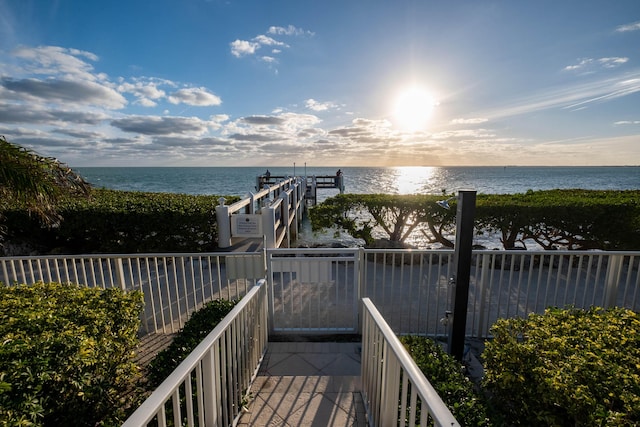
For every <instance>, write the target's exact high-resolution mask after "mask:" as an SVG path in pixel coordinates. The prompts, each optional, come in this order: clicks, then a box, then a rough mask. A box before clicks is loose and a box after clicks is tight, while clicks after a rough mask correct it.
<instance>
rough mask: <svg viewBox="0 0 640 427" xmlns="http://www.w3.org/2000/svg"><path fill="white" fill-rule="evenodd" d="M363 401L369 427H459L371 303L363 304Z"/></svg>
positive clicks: (364, 301) (368, 301) (364, 302)
mask: <svg viewBox="0 0 640 427" xmlns="http://www.w3.org/2000/svg"><path fill="white" fill-rule="evenodd" d="M362 303H363V326H362V362H361V367H362V368H361V370H362V374H361V378H362V398H363V400H364V405H365V408H366V410H367V419H368V421H369V425H370V426H373V427H377V426H385V427H386V426H398V425H400V426H405V425H410V426H415V425H418V423H419V425H421V426H425V427H426V426H427V425H435V426H451V427H454V426H459V425H460V424H459V423H458V421H457V420H456V419H455V418H454V416H453V414H452V413H451V411H450V410H449V409H448V408H447V406H446V405H445V403H444V402H443V401H442V399H441V398H440V396H438V393H437V392H436V390H435V389H434V388H433V386H432V385H431V383H429V381H428V380H427V378H425V376H424V374H423V373H422V371H420V368H418V366H417V365H416V363H415V362H414V361H413V359H412V358H411V356H410V355H409V353H407V351H406V350H405V348H404V347H403V345H402V344H401V343H400V341H399V340H398V338H397V337H396V335H395V333H394V332H393V331H392V330H391V328H390V327H389V325H387V323H386V322H385V321H384V318H383V317H382V315H381V314H380V312H378V310H377V309H376V307H375V305H374V304H373V303H372V302H371V300H370V299H368V298H364V299H363V301H362Z"/></svg>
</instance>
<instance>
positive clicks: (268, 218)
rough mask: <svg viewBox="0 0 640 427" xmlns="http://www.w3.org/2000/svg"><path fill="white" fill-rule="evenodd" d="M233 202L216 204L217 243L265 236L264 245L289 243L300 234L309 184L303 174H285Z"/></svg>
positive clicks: (232, 242) (220, 245) (230, 243)
mask: <svg viewBox="0 0 640 427" xmlns="http://www.w3.org/2000/svg"><path fill="white" fill-rule="evenodd" d="M269 183H270V185H266V184H265V187H264V188H263V187H259V188H258V189H257V192H256V193H249V195H248V197H246V198H244V199H242V200H240V201H238V202H236V203H234V204H232V205H225V200H224V198H221V199H220V204H219V205H218V206H216V222H217V224H218V246H219V247H220V248H228V247H230V246H232V245H233V244H234V243H235V242H237V241H239V240H242V239H247V238H258V239H262V238H264V243H265V246H266V247H268V248H277V247H280V246H285V247H289V246H290V244H291V242H292V241H293V240H295V238H296V236H297V235H298V230H299V227H300V223H301V221H302V215H303V210H304V206H305V205H304V198H305V194H306V186H305V182H304V180H302V179H301V178H297V177H294V178H291V177H282V179H278V180H277V181H273V182H271V181H269Z"/></svg>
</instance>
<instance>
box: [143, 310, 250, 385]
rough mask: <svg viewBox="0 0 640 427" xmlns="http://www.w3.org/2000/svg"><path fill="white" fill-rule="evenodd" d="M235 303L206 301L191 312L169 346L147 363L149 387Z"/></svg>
mask: <svg viewBox="0 0 640 427" xmlns="http://www.w3.org/2000/svg"><path fill="white" fill-rule="evenodd" d="M237 303H238V302H237V301H229V300H225V299H217V300H213V301H210V302H208V303H206V304H205V305H204V306H203V307H202V308H201V309H199V310H198V311H196V312H195V313H193V314H192V315H191V317H190V318H189V320H187V321H186V322H185V324H184V327H183V328H182V329H181V330H180V331H179V332H178V333H177V334H176V336H175V337H174V338H173V340H172V341H171V344H169V347H167V348H166V349H164V350H162V351H161V352H160V353H158V355H157V356H156V357H155V358H154V359H153V360H152V361H151V363H150V364H149V367H148V374H147V380H148V384H149V386H150V388H155V387H157V386H158V385H160V383H161V382H162V381H164V380H165V378H167V377H168V376H169V374H171V372H173V371H174V370H175V369H176V368H177V367H178V365H180V363H181V362H182V361H183V360H184V359H185V358H186V357H187V356H188V355H189V354H190V353H191V352H192V351H193V350H194V349H195V348H196V347H197V346H198V344H200V343H201V342H202V341H203V340H204V339H205V337H206V336H207V335H209V333H210V332H211V331H213V329H214V328H215V327H216V325H217V324H218V323H220V321H221V320H222V319H224V317H225V316H226V315H227V314H229V312H230V311H231V310H232V309H233V307H234V306H235V305H236V304H237Z"/></svg>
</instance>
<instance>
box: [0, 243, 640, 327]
mask: <svg viewBox="0 0 640 427" xmlns="http://www.w3.org/2000/svg"><path fill="white" fill-rule="evenodd" d="M265 253H266V254H267V255H265ZM267 263H268V265H267ZM639 264H640V252H595V251H594V252H591V251H586V252H577V251H549V252H533V251H474V252H473V257H472V267H471V280H470V286H469V304H468V311H467V329H466V335H467V336H470V337H487V336H489V328H490V326H491V325H492V324H493V323H494V322H495V321H496V320H497V319H498V318H507V317H515V316H526V315H528V314H529V313H532V312H536V313H541V312H543V311H544V310H545V308H547V307H549V306H554V307H564V306H567V305H571V306H574V307H577V308H588V307H590V306H601V307H612V306H619V307H626V308H629V309H631V310H635V311H640V274H639V272H638V270H639V267H638V265H639ZM267 266H268V269H267ZM267 271H269V272H270V274H269V277H268V280H269V294H270V305H271V306H272V307H271V313H272V317H273V319H274V322H273V323H272V325H271V326H272V328H276V329H278V330H277V331H275V332H278V333H288V332H292V333H301V332H302V333H304V332H323V328H325V330H324V331H325V332H326V333H340V332H344V333H353V332H354V331H356V330H357V328H358V326H357V324H356V323H354V322H358V321H359V320H358V319H359V313H358V312H357V311H358V310H359V307H360V305H359V304H358V303H357V301H359V299H360V298H363V297H367V298H370V299H371V301H373V302H374V303H375V304H376V307H378V310H380V312H381V313H382V315H383V317H384V318H385V320H386V321H387V323H389V325H390V326H391V328H392V329H393V330H394V331H395V332H396V333H403V334H419V335H430V336H436V335H446V334H447V333H448V322H449V321H450V320H451V313H450V312H451V311H452V300H451V298H452V295H453V293H454V292H453V291H454V288H453V287H454V286H455V285H453V284H452V281H451V280H450V279H451V277H452V274H453V271H454V269H453V252H452V251H448V250H439V251H427V250H425V251H408V250H373V249H270V250H267V251H265V252H258V253H235V252H233V253H198V254H147V255H82V256H34V257H7V258H0V282H3V283H5V284H8V285H12V284H14V283H25V284H30V283H35V282H37V281H45V282H47V281H57V282H73V283H79V284H82V285H85V286H90V287H96V286H97V287H102V288H105V287H120V288H122V289H125V290H129V289H139V290H141V291H143V293H144V295H145V310H144V314H143V318H142V323H143V325H142V332H143V333H152V332H175V331H177V330H178V329H180V328H181V327H182V325H183V322H184V321H185V319H186V318H187V317H188V315H189V314H190V313H191V312H193V311H194V310H196V309H197V308H199V307H200V306H202V304H204V303H206V302H207V301H210V300H212V299H216V298H226V299H239V298H241V297H242V296H243V295H245V294H246V293H247V292H248V290H249V289H250V288H251V287H252V286H253V285H254V284H255V283H256V281H257V280H259V279H262V278H265V277H267ZM354 301H355V302H354ZM332 307H341V309H340V310H338V311H339V314H331V313H332V312H331V311H330V309H331V308H332ZM349 311H350V312H349ZM323 316H324V317H323ZM342 317H344V322H343V321H342ZM296 319H299V321H300V322H299V323H297V324H296V323H295V322H294V321H295V320H296ZM323 319H325V320H323ZM281 320H282V321H286V322H287V323H277V322H279V321H281ZM292 322H293V323H292ZM323 322H331V323H326V324H324V326H323Z"/></svg>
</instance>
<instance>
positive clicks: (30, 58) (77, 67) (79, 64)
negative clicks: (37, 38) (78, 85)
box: [12, 46, 106, 81]
mask: <svg viewBox="0 0 640 427" xmlns="http://www.w3.org/2000/svg"><path fill="white" fill-rule="evenodd" d="M12 55H13V56H14V57H15V58H19V59H21V60H23V61H24V62H23V63H22V64H21V67H22V71H23V72H25V73H28V74H45V75H49V76H63V77H64V78H74V79H82V80H89V81H96V80H102V79H104V78H105V77H106V76H105V75H104V74H96V73H94V72H93V65H91V64H89V63H88V62H86V61H85V60H83V59H82V58H85V59H88V60H90V61H94V62H95V61H97V60H98V57H97V56H96V55H94V54H93V53H91V52H86V51H82V50H78V49H66V48H62V47H58V46H40V47H19V48H17V49H15V50H14V51H13V52H12Z"/></svg>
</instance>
